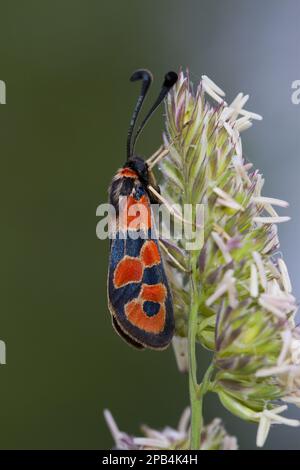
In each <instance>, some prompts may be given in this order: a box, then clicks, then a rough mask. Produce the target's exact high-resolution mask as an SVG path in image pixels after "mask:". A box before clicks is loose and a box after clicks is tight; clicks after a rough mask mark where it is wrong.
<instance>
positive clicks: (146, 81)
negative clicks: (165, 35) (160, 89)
mask: <svg viewBox="0 0 300 470" xmlns="http://www.w3.org/2000/svg"><path fill="white" fill-rule="evenodd" d="M137 80H143V83H142V89H141V93H140V96H139V97H138V99H137V102H136V105H135V108H134V111H133V114H132V118H131V121H130V125H129V129H128V134H127V160H129V159H130V158H131V156H132V150H131V149H132V144H131V140H132V134H133V131H134V127H135V124H136V120H137V118H138V115H139V112H140V110H141V107H142V105H143V102H144V99H145V96H146V95H147V92H148V90H149V87H150V85H151V83H152V80H153V78H152V74H151V72H149V70H143V69H141V70H136V71H135V72H133V74H132V75H131V77H130V81H131V82H136V81H137Z"/></svg>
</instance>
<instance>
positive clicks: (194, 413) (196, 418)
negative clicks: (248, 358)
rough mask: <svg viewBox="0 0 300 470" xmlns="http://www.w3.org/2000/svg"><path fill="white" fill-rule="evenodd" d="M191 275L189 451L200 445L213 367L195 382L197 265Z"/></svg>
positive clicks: (193, 267) (197, 304) (197, 297)
mask: <svg viewBox="0 0 300 470" xmlns="http://www.w3.org/2000/svg"><path fill="white" fill-rule="evenodd" d="M191 268H192V274H191V294H192V295H191V308H190V315H189V337H188V347H189V391H190V404H191V436H190V449H191V450H199V449H200V443H201V433H202V428H203V412H202V405H203V397H204V395H205V393H206V392H207V390H208V387H209V381H210V377H211V374H212V369H213V366H212V365H210V366H209V368H208V369H207V371H206V373H205V375H204V378H203V381H202V383H201V384H198V382H197V357H196V334H197V323H198V309H199V295H198V293H197V290H196V286H195V270H196V269H197V265H196V264H195V263H194V265H193V266H191Z"/></svg>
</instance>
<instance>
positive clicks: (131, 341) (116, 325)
mask: <svg viewBox="0 0 300 470" xmlns="http://www.w3.org/2000/svg"><path fill="white" fill-rule="evenodd" d="M112 324H113V327H114V329H115V331H116V332H117V333H118V335H120V336H121V337H122V338H123V339H124V340H125V341H126V342H127V343H129V344H130V345H131V346H133V347H134V348H136V349H145V348H144V346H143V345H142V344H140V343H138V342H137V341H134V339H132V338H130V336H128V335H126V333H124V331H123V330H122V328H121V327H120V325H119V323H118V322H117V320H116V317H115V316H114V315H112Z"/></svg>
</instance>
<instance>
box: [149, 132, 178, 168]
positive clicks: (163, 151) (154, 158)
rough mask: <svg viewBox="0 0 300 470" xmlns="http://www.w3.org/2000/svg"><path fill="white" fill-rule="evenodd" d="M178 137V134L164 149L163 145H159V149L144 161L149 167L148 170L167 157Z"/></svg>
mask: <svg viewBox="0 0 300 470" xmlns="http://www.w3.org/2000/svg"><path fill="white" fill-rule="evenodd" d="M179 137H180V135H179V134H178V135H177V136H175V137H174V139H173V140H172V141H171V142H170V143H169V145H168V146H167V147H165V146H164V145H161V146H160V147H159V149H158V150H157V151H156V152H155V153H154V154H153V155H151V157H149V158H148V160H146V163H148V166H149V169H150V170H151V169H152V168H153V167H154V166H155V165H157V163H158V162H159V161H160V160H161V159H162V158H164V157H165V156H166V155H168V153H169V152H170V148H171V147H172V145H173V144H174V143H175V142H176V140H177V139H178V138H179Z"/></svg>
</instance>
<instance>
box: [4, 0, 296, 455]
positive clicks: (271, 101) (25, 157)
mask: <svg viewBox="0 0 300 470" xmlns="http://www.w3.org/2000/svg"><path fill="white" fill-rule="evenodd" d="M299 14H300V4H299V2H298V1H297V0H286V1H285V2H282V1H280V0H263V1H260V0H247V1H246V0H243V1H240V0H223V1H222V2H220V1H218V0H187V1H180V0H165V1H163V2H161V1H156V0H155V1H152V2H148V1H146V0H139V1H137V0H130V1H126V2H125V1H121V0H119V1H106V0H102V1H100V0H98V1H96V0H88V1H87V0H85V1H83V0H81V1H79V0H59V1H58V0H56V1H54V0H52V1H43V2H41V1H38V0H27V1H26V2H21V1H16V0H1V1H0V24H1V27H0V64H1V66H0V79H1V80H4V81H5V82H6V86H7V104H6V105H1V106H0V142H1V172H0V178H1V184H0V192H1V194H0V201H1V215H2V223H1V239H2V243H1V296H0V312H1V313H0V339H2V340H4V341H5V342H6V345H7V364H6V365H5V366H1V367H0V398H1V402H0V422H1V431H0V446H1V448H3V449H5V448H9V449H17V448H25V449H27V448H36V449H38V448H45V449H54V448H56V449H67V448H69V449H79V448H80V449H92V448H96V449H97V448H109V447H110V446H111V445H112V439H111V437H110V435H109V432H108V430H107V429H106V426H105V423H104V420H103V416H102V410H103V408H105V407H108V408H109V409H110V410H111V411H112V412H113V414H114V416H115V417H116V419H117V422H118V423H119V425H120V427H121V429H123V430H126V431H128V432H132V433H136V432H137V431H138V429H139V425H140V424H141V423H142V422H145V423H148V424H149V425H152V426H155V427H161V426H164V425H165V424H169V425H176V423H177V419H178V417H179V415H180V413H181V411H182V409H183V407H184V406H186V405H187V404H188V394H187V380H186V377H184V376H180V375H179V373H178V372H177V368H176V365H175V361H174V358H173V352H172V350H171V348H170V349H169V350H168V351H166V352H164V353H156V352H143V353H138V352H136V351H134V350H132V349H131V348H129V347H128V346H127V345H126V344H125V343H123V342H122V341H121V340H120V339H119V337H117V336H116V335H115V334H114V332H113V331H112V328H111V324H110V317H109V314H108V309H107V304H106V270H107V258H108V243H107V242H106V241H99V240H98V239H97V238H96V235H95V227H96V223H97V218H96V216H95V212H96V207H97V206H98V204H99V203H101V202H106V200H107V187H108V185H109V183H110V179H111V177H112V175H113V173H114V172H115V170H116V169H117V168H118V167H119V165H121V164H122V163H123V161H124V158H125V140H126V133H127V126H128V123H129V118H130V115H131V112H132V107H133V104H134V102H135V99H136V95H137V88H138V87H137V85H132V84H130V83H129V81H128V77H129V75H130V74H131V72H132V71H133V70H134V69H136V68H139V67H147V68H149V69H151V70H152V71H153V72H154V75H155V77H156V78H157V80H156V82H155V84H154V86H153V90H152V93H153V94H152V99H153V97H154V96H155V94H156V92H157V90H158V88H159V86H160V83H161V80H162V76H163V74H164V73H165V72H166V71H167V70H169V69H175V70H178V68H179V67H180V66H183V67H186V66H188V67H189V69H190V71H191V77H192V80H193V81H194V82H197V81H198V79H199V78H200V76H201V74H207V75H208V76H209V77H211V78H212V79H213V80H215V81H216V82H217V83H218V84H219V85H220V86H221V87H222V88H224V89H225V90H226V91H227V97H228V100H231V99H233V98H234V96H235V95H236V93H237V92H239V91H243V92H248V93H250V95H251V100H250V103H249V105H248V106H247V108H248V109H250V110H254V111H256V112H259V113H261V114H262V115H263V116H264V121H262V123H255V125H254V127H253V128H252V129H251V130H249V131H247V132H246V134H245V135H244V139H243V142H244V152H245V154H246V155H247V156H248V157H249V158H250V160H252V161H253V162H254V164H255V165H256V166H257V167H259V168H260V169H261V170H262V171H263V173H264V174H265V177H266V185H265V191H264V194H265V195H272V196H274V197H280V198H283V199H288V200H289V201H290V203H291V206H290V208H289V211H288V212H289V214H290V215H292V217H293V219H292V221H291V222H290V223H289V224H287V225H284V226H281V227H280V236H281V248H282V251H283V252H284V255H285V258H286V260H287V263H288V266H289V268H290V274H291V278H292V281H293V284H294V290H295V293H296V295H297V296H298V298H300V286H299V276H298V271H299V262H300V251H299V249H298V243H299V238H300V214H299V206H298V201H299V196H300V185H299V174H300V156H299V153H300V127H299V123H300V105H299V106H296V105H293V104H292V103H291V93H292V91H291V83H292V81H293V80H296V79H300V61H299V41H300V29H299ZM162 129H163V120H162V110H161V112H158V113H157V115H156V116H155V117H154V118H153V120H152V122H151V124H149V126H148V127H147V129H146V131H145V133H144V136H143V139H140V142H139V152H141V153H143V154H145V155H149V154H151V153H152V152H153V151H154V150H156V148H157V147H158V146H159V144H160V142H161V131H162ZM201 358H202V356H200V362H201V360H202V359H201ZM293 412H294V414H296V415H298V417H300V413H299V411H298V412H297V410H293ZM205 416H206V420H207V421H209V420H211V419H212V418H213V417H215V416H222V417H223V418H224V420H225V423H226V427H227V429H228V431H229V432H230V433H232V434H236V435H238V437H239V442H240V446H241V447H242V448H244V449H246V448H255V433H256V426H254V425H251V424H247V423H244V422H241V421H239V420H238V419H237V418H234V417H232V416H230V415H229V413H227V412H225V411H224V410H223V409H222V407H221V405H220V404H219V402H218V400H217V399H216V398H215V397H210V398H209V399H207V400H206V402H205ZM278 447H279V448H282V449H283V448H300V438H299V430H297V429H291V428H284V427H278V428H275V429H274V430H272V432H271V435H270V437H269V439H268V441H267V445H266V448H273V449H275V448H278Z"/></svg>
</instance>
